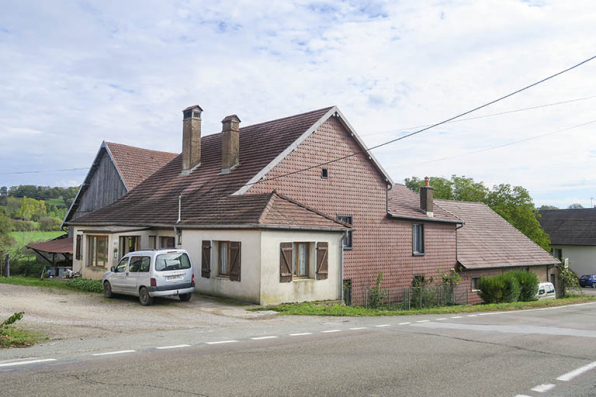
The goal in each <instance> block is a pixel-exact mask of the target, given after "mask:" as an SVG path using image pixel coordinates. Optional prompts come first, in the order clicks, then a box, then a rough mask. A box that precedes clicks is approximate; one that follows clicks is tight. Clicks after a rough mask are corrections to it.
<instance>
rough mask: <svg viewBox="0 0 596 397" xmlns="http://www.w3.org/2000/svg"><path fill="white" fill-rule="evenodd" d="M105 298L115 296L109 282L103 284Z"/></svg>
mask: <svg viewBox="0 0 596 397" xmlns="http://www.w3.org/2000/svg"><path fill="white" fill-rule="evenodd" d="M103 296H104V297H105V298H112V297H113V296H114V294H113V293H112V286H111V285H110V282H109V281H106V282H105V283H103Z"/></svg>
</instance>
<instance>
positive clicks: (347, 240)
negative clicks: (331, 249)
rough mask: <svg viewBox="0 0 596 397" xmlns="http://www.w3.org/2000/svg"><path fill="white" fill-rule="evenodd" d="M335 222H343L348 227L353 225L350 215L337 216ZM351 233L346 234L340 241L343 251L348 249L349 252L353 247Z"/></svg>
mask: <svg viewBox="0 0 596 397" xmlns="http://www.w3.org/2000/svg"><path fill="white" fill-rule="evenodd" d="M337 220H339V221H342V222H345V223H347V224H349V225H353V224H354V220H353V218H352V215H338V216H337ZM352 233H353V232H351V231H350V232H348V235H347V237H344V238H343V240H342V246H343V247H344V249H349V250H351V249H352V248H354V246H353V240H352Z"/></svg>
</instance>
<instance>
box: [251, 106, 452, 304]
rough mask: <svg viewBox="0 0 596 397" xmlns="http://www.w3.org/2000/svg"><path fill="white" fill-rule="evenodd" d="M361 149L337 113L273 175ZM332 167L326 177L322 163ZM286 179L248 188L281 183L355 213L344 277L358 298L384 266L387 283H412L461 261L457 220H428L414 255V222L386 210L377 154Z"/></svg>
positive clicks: (322, 204)
mask: <svg viewBox="0 0 596 397" xmlns="http://www.w3.org/2000/svg"><path fill="white" fill-rule="evenodd" d="M357 151H359V147H358V145H357V144H356V143H355V141H354V140H353V138H351V137H350V136H349V133H348V132H347V131H346V130H345V129H344V127H343V126H342V124H341V123H340V122H339V121H338V120H337V119H336V118H335V117H331V118H330V119H329V120H328V121H326V122H325V123H323V124H322V125H321V126H320V127H319V128H318V129H317V131H316V132H315V133H313V134H312V135H310V136H309V137H308V138H307V139H306V140H305V141H304V142H303V143H302V144H300V145H299V146H298V147H297V148H296V150H295V151H294V152H292V153H291V154H290V155H288V156H287V157H286V158H285V159H284V160H282V161H281V162H280V163H279V164H278V165H276V166H275V167H274V168H273V169H272V170H271V171H269V173H268V174H267V178H269V179H270V178H274V177H276V176H278V175H282V174H286V173H288V172H292V171H296V170H299V169H303V168H306V167H310V166H312V165H314V164H320V163H323V162H325V161H329V160H332V159H335V158H338V157H342V156H345V155H348V154H351V153H354V152H357ZM323 167H324V168H327V169H328V170H329V177H328V178H327V179H323V178H321V168H323ZM323 167H321V168H314V169H311V170H308V171H305V172H301V173H298V174H294V175H291V176H287V177H284V178H280V179H275V180H269V181H267V180H265V181H264V182H262V183H258V184H256V185H254V186H253V187H251V188H250V189H249V190H248V192H247V193H248V194H251V193H265V192H270V191H271V190H273V189H276V190H277V191H278V192H280V193H282V194H285V195H288V196H290V197H292V198H294V199H296V200H298V201H300V202H302V203H304V204H306V205H309V206H311V207H313V208H315V209H317V210H319V211H322V212H324V213H326V214H328V215H331V216H337V215H352V217H353V222H354V227H355V228H356V229H357V230H356V231H355V232H354V235H353V245H354V248H353V250H345V251H344V279H352V285H353V301H354V303H356V304H358V303H359V302H361V299H362V296H363V291H364V289H365V288H368V287H370V286H372V285H373V284H374V282H375V280H376V277H377V273H378V271H383V272H384V281H383V286H384V287H387V288H396V287H406V286H409V285H410V283H411V281H412V277H413V275H414V274H427V275H433V276H436V273H435V271H436V269H441V270H442V271H448V270H449V269H451V268H454V267H455V265H456V257H455V225H453V224H445V223H437V222H427V223H426V225H425V240H426V241H425V248H426V255H425V256H420V257H414V256H412V222H410V221H404V220H395V219H388V218H387V216H386V186H387V184H386V182H385V180H384V177H383V176H382V175H381V174H380V173H379V172H378V171H377V170H376V168H375V167H374V165H373V164H372V162H371V160H369V159H368V157H366V156H362V155H358V156H353V157H350V158H348V159H345V160H342V161H338V162H335V163H332V164H328V165H325V166H323Z"/></svg>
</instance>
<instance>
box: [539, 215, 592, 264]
mask: <svg viewBox="0 0 596 397" xmlns="http://www.w3.org/2000/svg"><path fill="white" fill-rule="evenodd" d="M538 221H539V222H540V225H542V228H543V229H544V231H545V232H546V233H548V234H549V236H550V243H551V248H552V251H551V252H552V254H553V256H555V257H556V258H558V259H563V258H568V259H569V268H570V269H571V270H573V271H574V272H575V273H576V274H577V275H578V276H582V275H584V274H596V208H582V209H565V210H542V211H540V216H539V217H538Z"/></svg>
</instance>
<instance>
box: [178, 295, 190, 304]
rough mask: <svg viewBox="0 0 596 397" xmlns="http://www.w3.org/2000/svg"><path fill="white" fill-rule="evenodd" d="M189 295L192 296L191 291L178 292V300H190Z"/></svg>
mask: <svg viewBox="0 0 596 397" xmlns="http://www.w3.org/2000/svg"><path fill="white" fill-rule="evenodd" d="M191 296H192V294H191V293H188V294H180V295H178V297H179V298H180V300H181V301H182V302H188V301H189V300H190V297H191Z"/></svg>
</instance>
